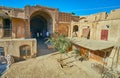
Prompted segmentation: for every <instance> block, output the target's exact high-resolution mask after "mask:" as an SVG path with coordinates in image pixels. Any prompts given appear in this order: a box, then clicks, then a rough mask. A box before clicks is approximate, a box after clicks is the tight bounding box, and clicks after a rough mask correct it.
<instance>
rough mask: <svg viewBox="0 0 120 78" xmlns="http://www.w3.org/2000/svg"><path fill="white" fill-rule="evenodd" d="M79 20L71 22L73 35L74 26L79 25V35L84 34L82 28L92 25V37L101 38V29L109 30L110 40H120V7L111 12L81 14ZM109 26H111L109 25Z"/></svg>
mask: <svg viewBox="0 0 120 78" xmlns="http://www.w3.org/2000/svg"><path fill="white" fill-rule="evenodd" d="M79 19H80V20H79V22H74V21H72V22H71V36H72V32H73V26H75V25H78V26H79V31H78V32H77V33H78V37H81V35H82V29H83V28H84V27H86V26H89V27H90V39H95V40H101V30H103V29H105V30H108V41H116V42H120V35H119V33H120V9H117V10H113V11H111V12H110V13H109V14H107V13H106V12H102V13H98V14H93V15H89V16H80V17H79ZM107 26H109V27H107Z"/></svg>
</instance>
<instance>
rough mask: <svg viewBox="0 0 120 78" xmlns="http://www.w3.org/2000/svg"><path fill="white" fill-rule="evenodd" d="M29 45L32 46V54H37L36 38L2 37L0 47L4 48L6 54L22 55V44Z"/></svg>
mask: <svg viewBox="0 0 120 78" xmlns="http://www.w3.org/2000/svg"><path fill="white" fill-rule="evenodd" d="M23 45H29V46H30V47H31V56H32V55H34V54H36V51H37V48H36V40H35V39H12V40H11V39H4V40H3V39H1V40H0V47H3V48H4V53H5V55H8V54H9V55H13V56H16V57H20V46H23Z"/></svg>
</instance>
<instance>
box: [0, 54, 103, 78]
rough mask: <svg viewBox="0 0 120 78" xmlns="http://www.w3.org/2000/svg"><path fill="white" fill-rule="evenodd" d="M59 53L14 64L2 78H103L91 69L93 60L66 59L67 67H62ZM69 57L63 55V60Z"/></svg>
mask: <svg viewBox="0 0 120 78" xmlns="http://www.w3.org/2000/svg"><path fill="white" fill-rule="evenodd" d="M59 57H60V54H59V53H51V54H48V55H43V56H39V57H36V58H31V59H28V60H26V61H22V62H19V63H14V64H12V65H11V67H10V69H9V70H8V71H7V72H6V73H5V74H4V75H2V77H1V78H101V75H100V74H99V73H98V72H97V71H95V70H93V69H92V68H91V64H92V63H93V62H94V61H93V60H87V61H83V62H81V61H79V60H76V59H75V58H74V57H71V58H67V59H64V60H63V62H64V63H66V66H64V67H63V68H62V67H61V65H60V63H59V62H58V59H59ZM66 57H68V55H65V54H64V55H63V58H66Z"/></svg>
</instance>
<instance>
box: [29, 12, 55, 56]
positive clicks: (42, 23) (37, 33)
mask: <svg viewBox="0 0 120 78" xmlns="http://www.w3.org/2000/svg"><path fill="white" fill-rule="evenodd" d="M52 22H53V21H52V17H51V16H50V15H49V14H48V13H46V12H43V11H37V12H35V13H33V14H32V15H31V17H30V31H31V37H32V38H36V39H37V56H39V55H45V54H49V53H51V52H52V51H50V50H48V49H47V46H46V45H45V43H44V42H45V39H46V38H47V37H48V36H49V35H50V34H51V33H52V32H53V30H52V29H53V28H52V27H53V26H52V25H53V23H52Z"/></svg>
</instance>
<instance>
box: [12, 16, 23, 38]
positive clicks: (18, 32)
mask: <svg viewBox="0 0 120 78" xmlns="http://www.w3.org/2000/svg"><path fill="white" fill-rule="evenodd" d="M12 31H13V32H12V38H25V20H24V19H19V18H12Z"/></svg>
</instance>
